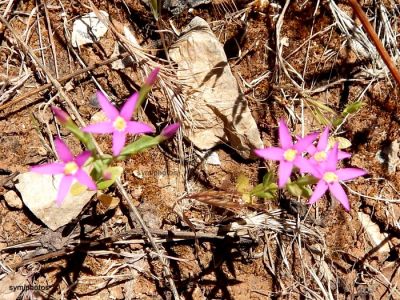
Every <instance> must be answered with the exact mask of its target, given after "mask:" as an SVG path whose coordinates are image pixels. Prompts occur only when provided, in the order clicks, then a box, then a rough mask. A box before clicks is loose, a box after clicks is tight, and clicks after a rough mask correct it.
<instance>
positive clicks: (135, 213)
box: [0, 15, 180, 299]
mask: <svg viewBox="0 0 400 300" xmlns="http://www.w3.org/2000/svg"><path fill="white" fill-rule="evenodd" d="M0 21H1V22H2V23H3V25H4V26H5V27H6V28H7V29H8V30H9V31H10V32H11V33H12V35H13V36H14V38H15V39H16V40H17V41H18V43H19V44H20V45H21V46H22V48H23V49H24V51H25V52H26V54H27V55H29V56H30V57H31V58H32V60H33V61H34V63H35V64H36V65H37V67H38V68H39V69H41V70H42V71H43V72H44V73H45V74H46V76H47V78H48V79H49V80H50V82H51V83H52V84H53V86H54V87H55V88H56V89H57V91H58V93H59V95H60V97H61V98H63V99H64V100H65V102H67V104H68V106H69V107H70V109H71V110H72V112H73V114H74V115H75V117H76V119H77V121H78V123H79V124H80V125H81V126H82V127H84V126H86V124H85V121H84V120H83V119H82V117H81V115H80V114H79V111H78V110H77V108H76V107H75V105H74V103H73V102H72V100H71V98H70V97H69V96H68V95H67V94H66V93H65V91H64V88H63V87H62V86H61V84H60V82H59V81H58V80H57V79H56V78H54V76H53V75H52V74H51V72H50V71H49V70H48V69H47V68H46V67H45V66H43V64H42V63H41V62H40V60H39V59H38V57H37V56H36V55H35V53H34V52H33V51H32V49H31V48H30V47H29V46H28V45H27V44H26V43H25V42H24V41H23V40H22V39H21V38H20V36H19V35H18V33H17V32H16V31H15V30H14V28H12V26H11V24H10V23H9V22H8V21H7V20H6V19H5V18H3V16H1V15H0ZM93 143H94V145H95V147H96V150H97V152H98V153H99V154H100V155H102V154H103V151H102V150H101V149H100V147H99V145H98V144H97V142H96V141H95V140H94V139H93ZM116 185H117V188H118V191H119V192H120V193H121V195H122V197H123V198H124V200H125V201H126V203H127V204H128V207H129V209H130V210H131V212H132V214H133V216H134V218H135V219H136V220H137V221H138V223H139V224H140V226H141V227H142V229H143V232H144V233H145V235H146V237H147V239H148V241H149V242H150V244H151V245H152V247H153V249H154V251H155V252H156V254H157V256H158V258H159V260H160V262H161V264H162V266H163V271H164V276H165V277H166V278H167V282H168V283H169V288H170V290H171V292H172V294H173V296H174V299H180V298H179V294H178V290H177V289H176V286H175V283H174V281H173V279H172V275H171V271H170V269H169V266H168V263H167V262H168V259H167V258H165V257H164V256H163V255H162V254H161V252H160V248H159V247H158V245H157V243H156V242H155V240H154V238H153V236H152V234H151V232H150V230H149V228H148V227H147V225H146V223H145V222H144V221H143V218H142V217H141V215H140V213H139V211H138V210H137V209H136V207H135V206H134V205H133V201H132V199H131V197H130V196H129V194H128V192H127V191H126V190H125V188H124V187H123V185H122V183H121V181H120V180H117V181H116Z"/></svg>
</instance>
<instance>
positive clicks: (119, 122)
mask: <svg viewBox="0 0 400 300" xmlns="http://www.w3.org/2000/svg"><path fill="white" fill-rule="evenodd" d="M113 126H114V128H115V129H116V130H118V131H124V130H125V128H126V121H125V120H124V118H122V117H119V116H118V117H117V118H116V119H115V121H114V123H113Z"/></svg>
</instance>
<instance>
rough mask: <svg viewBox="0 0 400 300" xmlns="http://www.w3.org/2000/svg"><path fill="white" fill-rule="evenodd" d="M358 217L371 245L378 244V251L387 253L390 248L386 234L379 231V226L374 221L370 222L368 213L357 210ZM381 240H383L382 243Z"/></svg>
mask: <svg viewBox="0 0 400 300" xmlns="http://www.w3.org/2000/svg"><path fill="white" fill-rule="evenodd" d="M358 219H359V220H360V222H361V224H362V226H363V227H364V230H365V231H366V233H367V234H368V236H369V238H370V240H371V243H372V246H373V247H376V246H379V249H378V250H377V251H378V252H379V253H384V254H389V253H390V248H389V245H388V240H387V237H388V235H387V234H385V233H381V230H380V229H379V226H378V225H377V224H376V223H374V222H372V220H371V218H370V216H369V215H367V214H365V213H363V212H358ZM383 241H385V243H384V244H382V242H383Z"/></svg>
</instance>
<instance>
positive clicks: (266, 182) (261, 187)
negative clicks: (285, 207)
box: [250, 172, 278, 199]
mask: <svg viewBox="0 0 400 300" xmlns="http://www.w3.org/2000/svg"><path fill="white" fill-rule="evenodd" d="M274 181H275V178H274V176H273V174H272V173H271V172H268V173H267V174H265V175H264V177H263V182H262V183H260V184H258V185H256V186H255V187H254V188H253V189H252V190H251V191H250V195H251V196H256V197H259V198H264V199H274V198H275V197H276V191H277V190H278V185H277V184H276V183H275V182H274Z"/></svg>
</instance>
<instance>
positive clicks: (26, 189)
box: [16, 172, 96, 230]
mask: <svg viewBox="0 0 400 300" xmlns="http://www.w3.org/2000/svg"><path fill="white" fill-rule="evenodd" d="M61 177H62V175H56V176H52V175H42V174H37V173H33V172H28V173H23V174H21V175H18V176H17V180H18V183H17V184H16V187H17V189H18V191H19V192H20V193H21V196H22V201H23V202H24V203H25V205H26V206H27V207H28V208H29V210H30V211H31V212H32V213H33V214H34V215H35V216H36V217H37V218H38V219H40V220H41V221H42V222H43V223H44V224H45V225H46V226H47V227H49V228H50V229H51V230H56V229H58V228H60V227H61V226H64V225H66V224H68V223H69V222H70V221H71V220H72V219H74V218H76V217H77V216H78V215H79V213H80V212H81V211H82V208H83V207H84V206H85V205H86V204H87V203H88V202H89V201H90V199H91V198H92V196H93V195H94V194H95V193H96V192H95V191H88V190H85V191H83V192H79V193H78V194H77V195H72V194H71V190H70V191H69V193H68V195H67V197H65V199H64V202H63V204H62V205H61V206H60V207H58V206H57V204H56V201H55V200H56V197H57V189H58V187H59V185H60V181H61Z"/></svg>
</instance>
